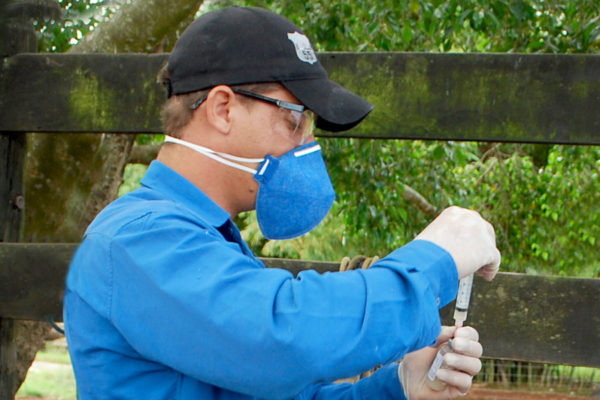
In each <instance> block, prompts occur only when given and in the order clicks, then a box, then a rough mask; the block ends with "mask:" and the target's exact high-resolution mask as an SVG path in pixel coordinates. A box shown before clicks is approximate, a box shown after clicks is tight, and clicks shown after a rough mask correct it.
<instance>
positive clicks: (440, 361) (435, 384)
mask: <svg viewBox="0 0 600 400" xmlns="http://www.w3.org/2000/svg"><path fill="white" fill-rule="evenodd" d="M450 352H452V340H448V342H446V343H444V344H443V345H442V347H440V349H439V350H438V352H437V354H436V355H435V359H434V360H433V363H432V364H431V367H430V368H429V372H428V373H427V385H428V386H429V387H430V388H431V389H433V390H436V391H438V392H439V391H440V390H443V389H444V388H445V387H446V384H445V383H444V382H442V381H440V380H439V379H438V378H436V374H437V372H438V370H439V369H440V368H442V367H443V366H445V364H444V355H446V354H447V353H450Z"/></svg>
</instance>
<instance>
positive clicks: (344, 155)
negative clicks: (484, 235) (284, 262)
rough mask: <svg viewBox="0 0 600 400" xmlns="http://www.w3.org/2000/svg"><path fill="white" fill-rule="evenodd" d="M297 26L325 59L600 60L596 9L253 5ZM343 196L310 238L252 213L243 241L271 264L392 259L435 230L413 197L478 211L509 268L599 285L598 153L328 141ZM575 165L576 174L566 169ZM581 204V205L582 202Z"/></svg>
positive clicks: (488, 4)
mask: <svg viewBox="0 0 600 400" xmlns="http://www.w3.org/2000/svg"><path fill="white" fill-rule="evenodd" d="M231 3H235V4H243V5H251V6H262V7H267V8H270V9H272V10H273V11H276V12H280V13H282V14H284V15H286V16H287V17H288V18H290V19H292V20H293V21H294V22H296V23H297V24H298V25H299V26H301V27H302V28H303V30H304V31H305V32H306V33H307V34H308V35H309V37H311V39H312V40H313V42H314V44H315V47H316V48H317V50H319V51H424V52H523V53H597V52H598V50H599V49H600V24H599V23H598V22H599V19H600V9H598V7H597V4H596V2H595V1H592V0H579V1H550V2H548V1H542V0H520V1H516V0H512V1H509V0H505V1H489V0H487V1H469V0H451V1H439V0H438V1H424V0H420V1H416V0H413V1H408V2H395V1H389V0H388V1H381V2H375V3H374V2H368V1H360V0H356V1H352V2H344V3H341V2H304V1H298V0H262V1H260V0H255V1H252V0H248V1H233V2H227V1H222V2H217V3H213V5H212V7H222V6H225V5H228V4H231ZM321 143H322V145H323V147H324V154H325V156H326V161H327V163H328V166H329V169H330V173H331V175H332V178H333V181H334V184H335V187H336V189H337V193H338V200H337V202H336V204H335V206H334V210H333V212H332V215H330V216H329V217H328V219H327V220H326V222H325V224H324V225H322V226H321V227H319V228H318V229H317V230H315V231H314V232H312V233H311V234H309V235H307V236H305V237H303V238H300V239H297V240H295V241H294V240H293V241H286V242H277V243H273V242H268V241H265V240H264V239H263V238H261V236H260V232H259V230H258V229H257V227H256V224H255V220H254V216H253V215H252V214H249V215H246V216H244V220H245V222H246V223H247V225H248V227H247V228H246V230H245V232H244V234H245V235H246V237H247V238H248V239H249V240H250V241H251V243H252V244H253V246H254V249H255V250H256V251H258V252H260V253H262V254H263V255H266V256H286V257H303V258H304V257H311V258H318V259H328V260H335V259H340V258H341V257H342V256H344V255H347V254H350V255H352V254H355V253H360V252H362V253H365V254H380V255H382V254H386V253H387V252H389V251H390V250H391V249H393V248H395V247H397V246H399V245H401V244H402V243H405V242H406V241H408V240H410V239H411V238H412V237H414V235H415V234H416V233H418V232H419V231H420V230H421V229H422V228H423V227H424V226H425V225H426V224H427V223H428V221H430V220H431V218H432V215H431V214H430V213H427V212H423V209H422V208H420V207H418V202H415V201H414V199H411V198H410V197H409V196H406V190H407V189H409V190H410V189H412V190H414V191H415V192H416V193H420V194H421V195H423V197H424V198H425V199H426V201H427V202H428V203H430V204H431V205H433V206H434V208H435V209H437V210H441V209H443V208H444V207H446V206H449V205H452V204H457V205H462V206H467V207H472V208H475V209H477V210H479V211H481V212H482V214H484V216H486V217H487V218H489V219H490V220H491V221H492V222H493V223H494V225H495V226H496V228H497V233H498V242H499V244H500V247H501V250H502V252H503V257H504V267H503V268H504V269H505V270H513V271H529V272H531V273H534V272H536V273H553V274H566V275H585V276H599V275H600V262H599V261H597V260H599V259H600V257H599V255H600V254H599V253H600V250H599V249H598V246H597V243H596V240H595V238H596V237H598V233H599V232H598V227H599V226H600V224H599V222H600V221H599V220H598V218H599V217H598V215H600V213H599V212H598V211H599V206H598V204H600V203H599V202H598V201H597V200H598V194H597V193H598V180H597V175H598V168H599V161H598V160H599V157H598V148H595V147H571V146H548V145H515V144H493V143H492V144H485V143H454V142H422V141H410V142H407V141H382V140H353V139H327V140H322V141H321ZM566 165H568V167H565V166H566ZM574 199H577V200H576V201H575V200H574Z"/></svg>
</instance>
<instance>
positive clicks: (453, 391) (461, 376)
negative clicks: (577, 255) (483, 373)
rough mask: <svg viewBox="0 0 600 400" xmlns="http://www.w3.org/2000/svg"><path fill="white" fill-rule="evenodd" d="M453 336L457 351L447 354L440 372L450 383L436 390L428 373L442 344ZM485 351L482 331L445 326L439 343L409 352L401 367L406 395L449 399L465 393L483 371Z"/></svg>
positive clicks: (419, 398) (412, 399) (425, 399)
mask: <svg viewBox="0 0 600 400" xmlns="http://www.w3.org/2000/svg"><path fill="white" fill-rule="evenodd" d="M453 335H454V338H453V339H452V349H453V352H450V353H447V354H446V355H445V356H444V363H443V365H442V367H441V368H440V369H439V370H438V372H437V378H438V379H439V380H440V381H442V382H443V383H445V384H446V386H445V387H444V389H442V390H440V391H436V390H433V389H431V388H430V387H429V386H428V385H427V379H429V378H428V377H427V373H428V371H429V367H430V366H431V363H432V362H433V359H434V358H435V355H436V354H437V351H438V349H439V347H440V346H441V345H442V344H444V343H446V342H447V341H448V339H451V338H452V336H453ZM482 352H483V349H482V347H481V344H480V343H479V334H478V333H477V331H476V330H475V329H473V328H472V327H470V326H467V327H461V328H456V327H449V326H444V327H442V333H441V334H440V336H439V337H438V339H437V341H436V345H435V346H431V347H425V348H423V349H421V350H417V351H414V352H412V353H409V354H407V355H406V356H405V357H404V359H403V360H402V362H401V363H400V365H399V366H398V377H399V378H400V383H401V384H402V388H403V389H404V395H405V396H406V398H407V399H408V400H446V399H451V398H454V397H457V396H464V395H465V394H466V393H467V391H468V390H469V388H470V387H471V382H472V380H473V376H475V375H476V374H477V373H478V372H479V371H480V370H481V361H480V360H479V357H481V354H482Z"/></svg>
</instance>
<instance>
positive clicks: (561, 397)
mask: <svg viewBox="0 0 600 400" xmlns="http://www.w3.org/2000/svg"><path fill="white" fill-rule="evenodd" d="M459 399H467V400H591V399H597V398H594V397H578V396H569V395H565V394H550V393H531V392H518V391H511V390H499V389H485V388H473V389H471V390H470V392H469V394H467V395H466V396H465V397H460V398H459ZM19 400H53V399H44V398H41V397H31V396H30V397H19Z"/></svg>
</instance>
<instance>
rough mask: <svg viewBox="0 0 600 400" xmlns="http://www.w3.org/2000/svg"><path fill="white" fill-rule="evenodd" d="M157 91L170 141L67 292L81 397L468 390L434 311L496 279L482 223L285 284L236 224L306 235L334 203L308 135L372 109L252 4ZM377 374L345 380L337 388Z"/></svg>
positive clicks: (464, 344)
mask: <svg viewBox="0 0 600 400" xmlns="http://www.w3.org/2000/svg"><path fill="white" fill-rule="evenodd" d="M165 82H166V84H167V89H168V95H169V100H168V101H167V104H166V106H165V109H164V115H163V117H164V123H165V132H166V134H167V135H168V136H167V139H166V142H167V143H166V144H165V145H164V146H163V148H162V149H161V151H160V153H159V156H158V159H157V160H156V161H154V162H153V163H152V164H151V165H150V167H149V169H148V172H147V174H146V176H145V177H144V179H143V180H142V187H141V188H140V189H138V190H137V191H134V192H132V193H130V194H128V195H126V196H123V197H122V198H120V199H118V200H116V201H115V202H113V203H112V204H111V205H109V206H108V207H107V208H106V209H105V210H103V211H102V212H101V213H100V214H99V215H98V217H97V218H96V219H95V220H94V222H93V223H92V224H91V225H90V227H89V228H88V230H87V231H86V234H85V237H84V239H83V242H82V244H81V246H80V248H79V249H78V251H77V253H76V255H75V257H74V259H73V261H72V265H71V269H70V271H69V275H68V278H67V288H66V293H65V299H64V303H65V309H64V312H65V324H66V331H67V338H68V340H69V349H70V352H71V357H72V362H73V366H74V370H75V376H76V379H77V384H78V389H79V396H80V398H81V399H84V400H85V399H95V398H98V399H251V398H258V399H287V398H295V399H404V398H407V399H409V400H415V399H446V398H451V397H454V396H457V395H459V394H461V393H464V392H466V391H467V390H468V389H469V387H470V384H471V378H472V376H473V375H474V374H476V373H477V372H478V371H479V369H480V368H481V363H480V361H479V357H480V356H481V351H482V349H481V345H480V344H479V343H478V337H477V332H476V331H475V330H474V329H472V328H468V327H467V328H458V329H453V328H445V329H444V330H443V331H442V330H441V327H440V320H439V313H438V308H439V307H441V306H443V305H445V304H447V303H449V302H450V301H451V300H452V299H453V298H454V296H456V291H457V286H458V279H459V278H462V277H465V276H468V275H470V274H472V273H475V272H477V273H479V274H481V275H482V276H484V277H485V278H487V279H492V278H493V276H494V275H495V273H496V271H497V269H498V266H499V263H500V253H499V252H498V250H497V249H496V245H495V238H494V231H493V228H492V227H491V225H490V224H489V223H487V222H486V221H484V220H483V219H482V218H481V217H480V216H479V215H478V214H477V213H475V212H473V211H468V210H463V209H460V208H457V207H453V208H451V209H448V210H446V211H444V212H443V213H442V214H441V215H440V216H439V217H438V218H437V219H436V220H435V221H434V222H432V224H431V225H429V226H428V227H427V228H426V229H425V230H424V231H423V232H422V233H421V234H419V235H418V237H417V238H416V240H414V241H412V242H411V243H409V244H408V245H406V246H404V247H402V248H400V249H398V250H396V251H394V252H393V253H391V254H390V255H388V256H387V257H385V258H383V259H381V260H380V261H378V262H377V263H376V264H374V265H373V266H372V267H371V268H369V269H368V270H364V271H349V272H344V273H330V274H322V275H320V274H317V273H316V272H314V271H304V272H302V273H300V274H299V275H298V277H294V276H292V275H291V274H290V273H289V272H287V271H285V270H280V269H266V268H265V267H264V265H263V264H262V263H261V262H260V261H259V260H258V259H257V258H255V256H254V255H253V254H252V252H251V251H250V249H249V248H248V246H247V245H246V244H245V243H244V241H243V240H242V238H241V236H240V232H239V230H238V229H237V227H236V226H235V225H234V224H233V222H232V218H233V217H235V216H236V215H237V214H239V213H240V212H242V211H246V210H252V209H256V212H257V219H258V221H259V225H260V228H261V230H262V231H263V233H264V234H265V236H266V237H269V238H275V239H283V238H291V237H296V236H298V235H302V234H304V233H306V232H308V231H310V230H311V229H312V228H314V227H315V226H316V225H317V224H318V223H319V222H320V221H321V220H322V219H323V217H324V216H325V215H326V214H327V212H328V211H329V209H330V207H331V205H332V203H333V200H334V192H333V188H332V186H331V183H330V181H329V177H328V175H327V171H326V168H325V165H324V163H323V160H322V158H321V154H320V147H319V146H318V144H317V143H316V142H315V140H314V136H313V123H315V124H316V125H317V126H318V127H320V128H322V129H326V130H334V131H335V130H343V129H349V128H351V127H352V126H354V125H356V124H357V123H359V122H360V121H361V120H362V119H363V118H364V117H365V116H366V115H367V114H368V113H369V112H370V111H371V109H372V106H371V105H370V104H369V103H368V102H366V101H365V100H363V99H361V98H360V97H358V96H356V95H354V94H352V93H351V92H349V91H347V90H346V89H344V88H342V87H341V86H339V85H337V84H335V83H334V82H331V81H330V80H329V78H328V77H327V74H326V73H325V71H324V70H323V68H322V67H321V66H320V64H319V62H318V61H317V59H316V57H315V54H314V52H313V50H312V48H311V46H310V43H309V41H308V39H307V38H306V36H304V34H303V33H302V32H301V31H300V30H299V29H298V27H296V26H295V25H293V24H292V23H291V22H289V21H288V20H287V19H285V18H283V17H280V16H278V15H276V14H273V13H271V12H269V11H266V10H261V9H255V8H239V7H231V8H227V9H223V10H220V11H216V12H212V13H209V14H206V15H204V16H202V17H201V18H199V19H198V20H196V21H195V22H194V23H192V24H191V26H190V27H189V28H188V29H187V30H186V31H185V32H184V33H183V34H182V36H181V38H180V39H179V40H178V42H177V44H176V46H175V49H174V50H173V52H172V54H171V56H170V58H169V62H168V68H167V71H166V74H165ZM440 332H442V333H441V334H440ZM451 337H453V349H454V350H455V352H454V353H452V354H450V356H449V357H446V359H445V362H446V366H445V367H443V368H442V369H440V370H439V371H438V375H437V377H438V378H439V379H440V380H441V381H442V382H443V383H444V384H445V385H446V386H445V387H444V389H443V390H441V391H434V390H432V389H430V388H429V386H428V385H427V384H426V379H427V378H426V373H427V371H428V369H429V366H430V364H431V362H432V360H433V358H434V356H435V353H436V348H435V347H427V346H431V345H433V344H434V343H436V338H437V339H438V345H441V344H442V343H444V342H446V341H447V340H448V339H449V338H451ZM405 355H406V356H405ZM404 356H405V357H404ZM402 357H404V359H403V361H402V362H401V363H400V364H397V363H395V361H398V360H400V359H402ZM380 365H381V366H382V367H381V368H379V369H378V370H377V371H376V372H375V373H374V374H373V375H372V376H371V377H369V378H366V379H363V380H361V381H359V382H357V383H355V384H336V383H333V382H334V380H336V379H339V378H344V377H349V376H353V375H356V374H358V373H360V372H362V371H366V370H370V369H372V368H374V367H376V366H380Z"/></svg>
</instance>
